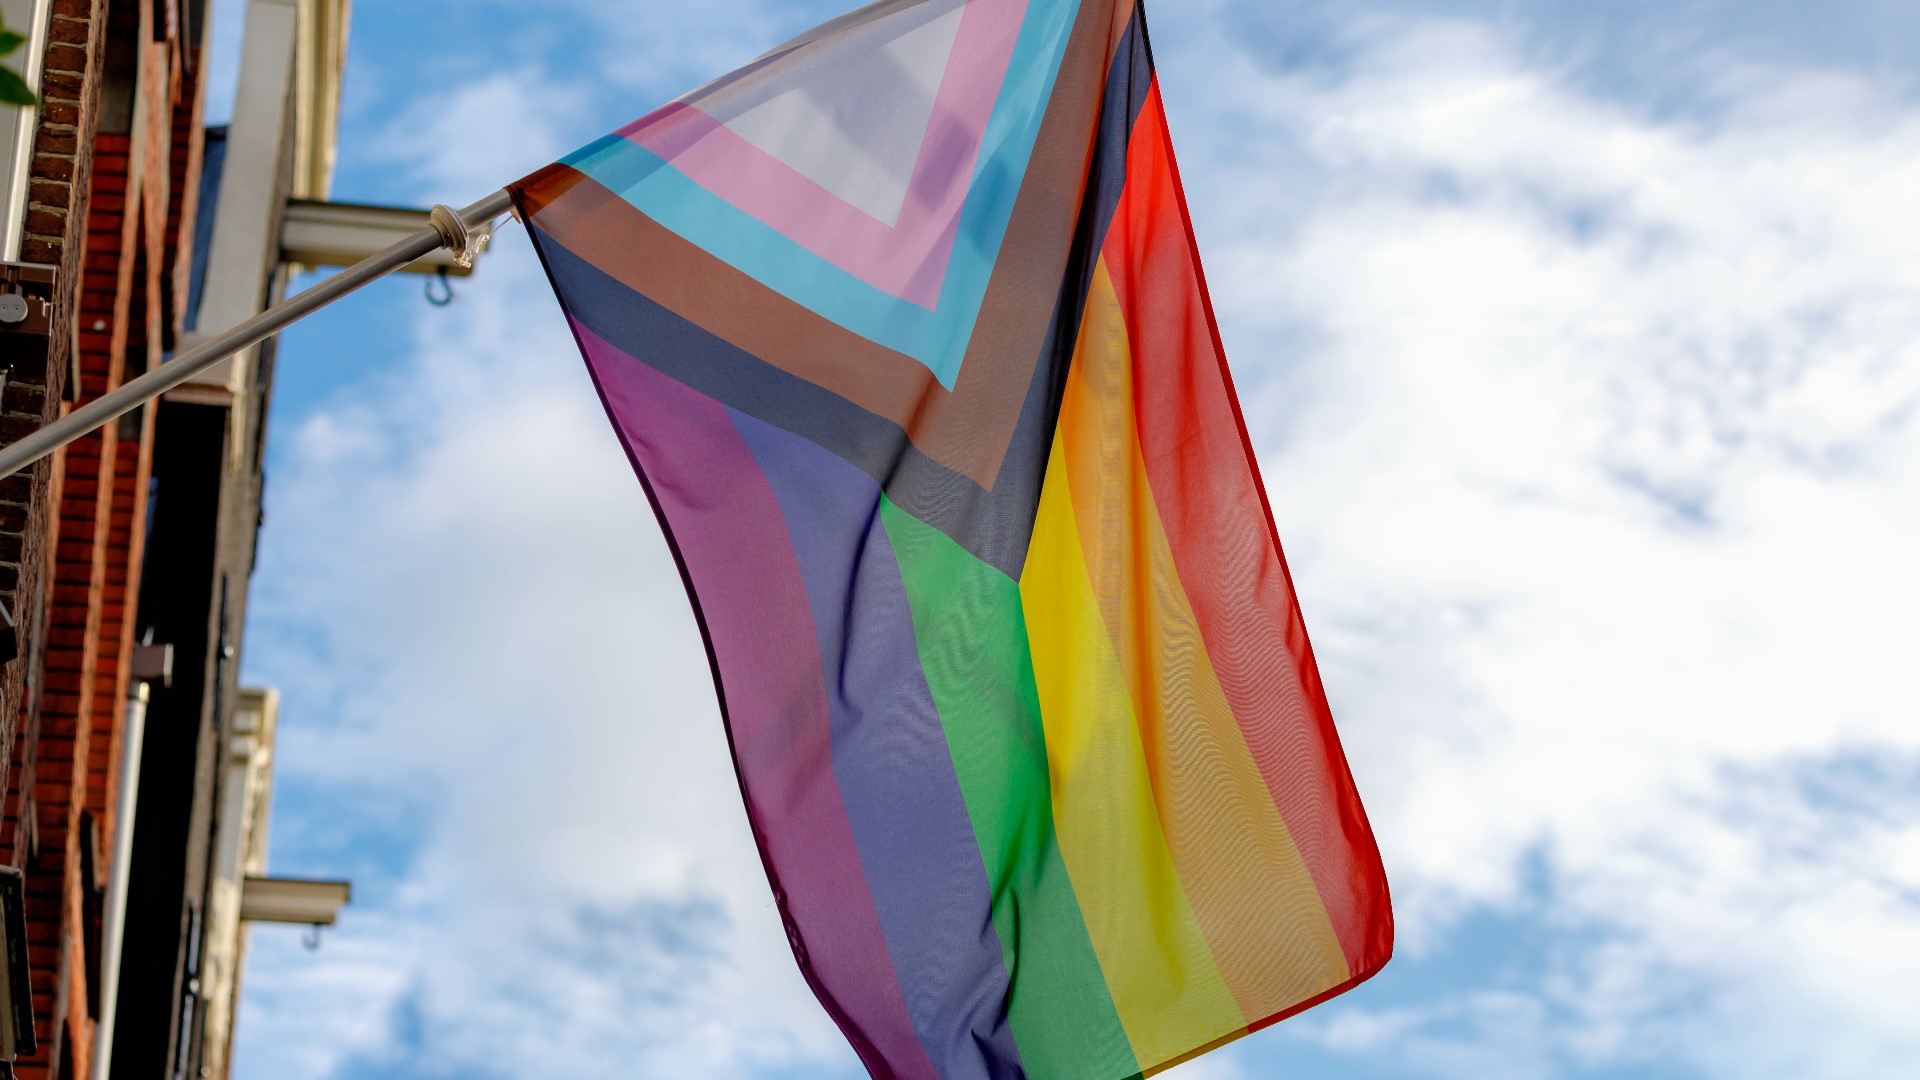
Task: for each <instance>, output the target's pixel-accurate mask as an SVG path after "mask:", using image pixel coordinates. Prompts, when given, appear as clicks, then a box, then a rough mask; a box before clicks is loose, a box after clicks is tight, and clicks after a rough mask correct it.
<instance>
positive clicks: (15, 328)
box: [0, 263, 58, 337]
mask: <svg viewBox="0 0 1920 1080" xmlns="http://www.w3.org/2000/svg"><path fill="white" fill-rule="evenodd" d="M57 273H58V270H57V269H56V268H55V267H52V266H48V265H47V264H45V263H0V334H20V335H24V336H27V337H48V336H50V335H51V334H52V333H53V283H54V278H55V275H56V274H57Z"/></svg>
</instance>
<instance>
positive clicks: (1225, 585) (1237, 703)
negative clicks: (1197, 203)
mask: <svg viewBox="0 0 1920 1080" xmlns="http://www.w3.org/2000/svg"><path fill="white" fill-rule="evenodd" d="M1197 251H1198V247H1197V245H1196V244H1195V243H1194V240H1193V230H1192V225H1191V223H1190V221H1189V219H1188V216H1187V206H1186V197H1185V194H1184V193H1183V192H1182V191H1181V188H1180V177H1179V172H1178V168H1177V166H1176V164H1175V162H1174V157H1173V144H1172V141H1171V139H1170V138H1169V136H1168V134H1167V126H1166V113H1165V111H1164V109H1163V107H1162V103H1161V99H1160V87H1159V83H1158V82H1157V81H1156V82H1155V84H1154V86H1153V88H1152V90H1151V91H1150V93H1149V95H1148V101H1147V104H1146V107H1145V108H1144V109H1143V110H1142V111H1141V116H1140V120H1139V123H1138V124H1137V125H1136V127H1135V128H1134V132H1133V140H1132V143H1131V145H1130V147H1129V151H1128V160H1127V184H1126V189H1125V191H1124V193H1123V194H1122V196H1121V199H1120V207H1119V210H1118V212H1117V214H1116V215H1115V217H1114V221H1113V227H1112V229H1111V230H1110V231H1109V232H1108V234H1107V241H1106V249H1105V253H1106V259H1107V266H1108V270H1109V273H1110V274H1111V276H1112V278H1113V283H1114V288H1115V290H1116V291H1117V292H1118V293H1119V296H1120V304H1121V307H1122V308H1123V310H1124V311H1125V312H1126V319H1127V331H1128V335H1129V337H1130V339H1131V344H1132V347H1133V363H1134V383H1135V385H1136V386H1137V387H1138V388H1139V392H1138V394H1137V396H1136V398H1135V401H1136V403H1137V404H1136V420H1137V423H1138V425H1139V429H1140V444H1141V450H1142V452H1143V454H1144V455H1145V457H1146V461H1147V477H1148V482H1149V484H1150V486H1151V487H1152V489H1153V493H1154V501H1155V503H1156V504H1158V506H1159V508H1160V513H1161V517H1162V520H1163V521H1164V522H1165V526H1166V530H1167V539H1168V541H1169V542H1170V543H1171V545H1172V547H1173V554H1174V563H1175V565H1176V566H1177V567H1178V569H1179V573H1180V579H1181V582H1182V583H1183V584H1184V585H1185V587H1186V590H1187V595H1188V597H1189V598H1190V599H1191V601H1192V603H1193V608H1194V614H1195V615H1196V616H1197V618H1198V619H1199V622H1200V630H1201V634H1202V636H1203V637H1205V639H1206V642H1207V652H1208V655H1209V656H1210V657H1211V658H1212V660H1213V663H1214V668H1215V670H1216V671H1217V672H1218V673H1219V676H1220V681H1221V684H1222V686H1223V688H1224V689H1225V690H1226V694H1227V699H1228V701H1230V702H1231V703H1232V705H1233V710H1234V714H1235V715H1236V716H1237V717H1238V718H1239V721H1240V729H1241V731H1242V732H1243V733H1244V735H1245V736H1246V739H1247V745H1248V746H1249V748H1251V750H1252V752H1253V757H1254V760H1255V761H1256V762H1257V763H1258V765H1259V767H1260V771H1261V775H1262V776H1263V777H1264V778H1265V780H1266V783H1267V788H1268V790H1269V791H1271V792H1272V793H1273V798H1274V802H1275V804H1276V805H1278V806H1279V808H1280V813H1281V816H1282V817H1283V818H1284V819H1285V820H1286V822H1287V827H1288V829H1289V830H1290V831H1291V832H1292V834H1293V839H1294V842H1295V843H1296V844H1297V845H1299V848H1300V853H1301V855H1302V856H1304V857H1305V859H1306V862H1307V867H1308V869H1309V871H1310V872H1311V873H1312V874H1313V880H1314V884H1315V886H1316V887H1317V888H1318V890H1319V893H1320V898H1321V900H1322V902H1323V903H1325V905H1326V908H1327V914H1328V916H1329V917H1330V918H1331V919H1332V921H1333V927H1334V931H1335V933H1337V934H1338V935H1339V938H1340V943H1341V947H1342V949H1343V951H1344V952H1345V954H1346V957H1347V964H1348V966H1349V968H1350V969H1351V972H1352V974H1353V975H1354V976H1355V977H1361V976H1364V975H1366V974H1368V973H1371V972H1372V971H1373V970H1375V969H1377V968H1378V967H1379V966H1380V965H1382V964H1384V963H1385V962H1386V960H1387V957H1388V956H1389V955H1390V954H1391V952H1392V950H1393V914H1392V909H1391V906H1390V904H1389V901H1388V896H1387V881H1386V874H1385V872H1384V871H1383V870H1382V868H1381V866H1380V856H1379V852H1378V849H1377V848H1376V846H1375V843H1374V838H1373V831H1372V829H1371V827H1370V826H1369V825H1368V824H1367V817H1366V812H1365V811H1364V810H1363V809H1362V808H1361V806H1360V797H1359V794H1358V793H1357V792H1356V791H1355V790H1354V786H1353V777H1352V775H1351V773H1350V772H1349V771H1348V768H1347V762H1346V758H1345V756H1344V755H1343V754H1342V752H1341V749H1340V740H1339V736H1338V735H1337V734H1336V733H1335V731H1334V727H1333V716H1332V713H1331V711H1330V710H1329V709H1328V707H1327V698H1326V692H1325V690H1324V689H1323V688H1322V686H1321V683H1320V673H1319V669H1318V667H1317V666H1316V665H1315V663H1314V659H1313V648H1312V646H1311V644H1309V642H1308V641H1307V631H1306V626H1305V624H1304V623H1303V622H1302V621H1301V618H1300V608H1299V604H1298V602H1297V601H1296V599H1295V596H1294V590H1293V582H1292V578H1291V577H1290V575H1289V574H1288V572H1287V566H1286V559H1285V556H1284V555H1283V554H1282V553H1281V550H1280V538H1279V535H1278V533H1277V532H1275V530H1274V527H1273V513H1272V510H1271V508H1270V507H1269V505H1268V503H1267V495H1266V490H1265V489H1264V487H1262V485H1261V483H1260V477H1259V471H1258V466H1257V464H1256V463H1255V459H1254V454H1253V446H1252V443H1251V442H1250V441H1249V439H1248V438H1247V431H1246V424H1245V421H1244V420H1243V419H1242V417H1241V415H1240V404H1239V402H1238V400H1237V399H1236V398H1235V397H1234V393H1233V382H1232V379H1231V377H1230V376H1229V375H1228V372H1227V364H1226V352H1225V350H1224V349H1223V348H1222V347H1221V344H1220V335H1219V330H1218V328H1217V326H1216V325H1215V322H1214V316H1213V306H1212V303H1211V301H1210V300H1209V299H1208V296H1207V291H1206V282H1205V279H1204V278H1203V277H1202V273H1201V269H1200V260H1199V257H1198V255H1197Z"/></svg>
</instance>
